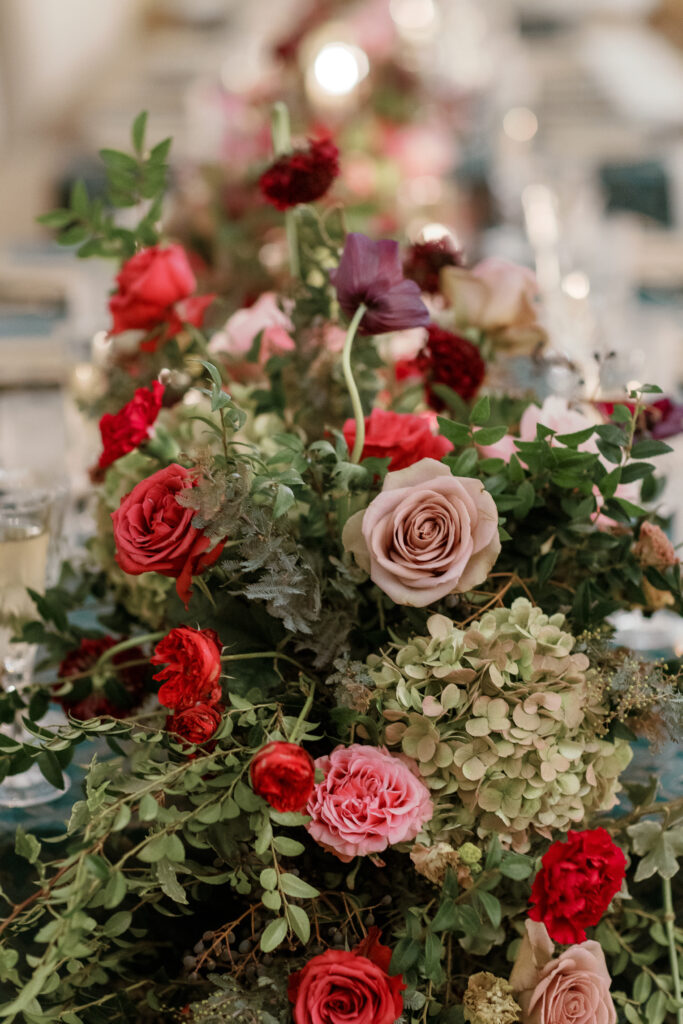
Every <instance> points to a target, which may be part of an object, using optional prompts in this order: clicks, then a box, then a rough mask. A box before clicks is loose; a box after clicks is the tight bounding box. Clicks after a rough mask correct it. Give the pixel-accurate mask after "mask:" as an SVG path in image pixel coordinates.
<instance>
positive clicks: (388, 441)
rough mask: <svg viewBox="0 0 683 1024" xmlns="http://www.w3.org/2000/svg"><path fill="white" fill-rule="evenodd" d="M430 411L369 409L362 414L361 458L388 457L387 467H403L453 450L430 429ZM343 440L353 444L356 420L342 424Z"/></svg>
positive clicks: (433, 418)
mask: <svg viewBox="0 0 683 1024" xmlns="http://www.w3.org/2000/svg"><path fill="white" fill-rule="evenodd" d="M435 419H436V418H435V416H434V414H433V413H424V414H423V415H421V416H416V415H414V414H413V413H409V412H388V411H385V410H384V409H373V410H372V412H371V413H370V415H369V416H366V418H365V444H364V445H363V451H362V452H361V460H362V459H370V458H373V457H374V458H378V459H386V458H390V459H391V462H390V463H389V470H390V471H393V470H396V469H405V468H406V467H407V466H412V465H413V463H414V462H419V461H420V459H439V460H440V459H442V458H443V456H444V455H446V454H447V453H448V452H450V451H452V450H453V445H452V444H451V442H450V441H448V440H447V439H446V438H445V437H442V436H441V435H440V434H434V433H433V431H432V421H433V420H434V421H435ZM344 440H345V441H346V443H347V445H348V446H349V451H351V449H352V448H353V444H354V441H355V440H356V421H355V420H347V421H346V423H345V424H344Z"/></svg>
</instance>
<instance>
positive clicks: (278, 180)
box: [259, 136, 339, 210]
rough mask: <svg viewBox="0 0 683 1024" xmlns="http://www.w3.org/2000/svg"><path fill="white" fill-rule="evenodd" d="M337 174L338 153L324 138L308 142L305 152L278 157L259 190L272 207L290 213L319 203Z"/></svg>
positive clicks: (260, 182)
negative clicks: (298, 206) (292, 210)
mask: <svg viewBox="0 0 683 1024" xmlns="http://www.w3.org/2000/svg"><path fill="white" fill-rule="evenodd" d="M338 174H339V150H338V149H337V147H336V146H335V144H334V143H333V142H332V139H330V138H328V137H327V136H325V137H323V138H320V139H309V140H308V146H307V148H306V149H295V150H294V152H293V153H285V154H284V155H283V156H280V157H278V158H277V160H276V161H275V162H274V163H272V164H271V165H270V167H268V168H267V170H265V171H264V172H263V174H262V175H261V177H260V178H259V186H260V188H261V192H262V193H263V196H264V198H265V199H267V200H268V202H269V203H271V204H272V205H273V206H275V207H276V208H277V209H278V210H288V209H289V208H290V207H292V206H297V205H298V204H299V203H313V202H315V200H316V199H320V197H321V196H324V195H325V193H326V192H327V190H328V188H329V187H330V185H331V184H332V182H333V181H334V179H335V178H336V177H337V175H338Z"/></svg>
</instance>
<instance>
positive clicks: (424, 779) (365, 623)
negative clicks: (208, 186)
mask: <svg viewBox="0 0 683 1024" xmlns="http://www.w3.org/2000/svg"><path fill="white" fill-rule="evenodd" d="M285 115H286V112H283V110H282V109H281V108H278V109H277V110H276V112H275V118H274V133H273V134H274V150H275V152H274V155H273V160H272V164H271V165H270V167H268V168H265V169H264V170H263V171H262V174H261V178H260V182H261V189H262V193H263V195H264V196H265V200H267V201H268V202H271V203H272V204H273V205H274V206H275V207H276V208H277V209H278V210H284V211H285V213H284V219H285V225H284V229H285V231H286V238H287V242H288V245H289V252H290V266H291V275H290V279H289V281H288V283H287V286H286V289H283V288H282V287H281V286H278V288H277V290H275V289H270V290H267V291H265V292H264V293H262V294H261V295H260V296H259V297H258V298H257V299H256V301H254V303H253V304H252V305H251V306H245V307H243V308H242V309H240V310H239V311H238V312H236V313H234V314H233V315H232V316H230V317H229V318H228V320H227V322H225V321H223V322H222V323H221V322H220V315H219V313H220V299H215V300H214V297H213V295H207V294H202V293H201V291H200V290H199V289H198V286H197V281H196V278H195V276H194V274H193V271H192V269H191V266H190V263H189V261H188V259H187V256H186V255H185V253H184V250H183V249H182V247H180V246H179V245H178V244H177V243H172V242H171V241H170V240H169V239H168V238H167V237H165V236H164V234H163V233H162V228H161V222H160V218H161V214H162V209H163V201H162V200H163V193H164V189H165V183H166V164H165V160H166V157H167V153H168V141H167V142H163V143H160V144H158V145H157V146H155V147H153V148H151V149H148V147H147V145H146V142H145V131H146V119H145V116H144V115H141V116H140V117H139V118H138V119H137V120H136V121H135V124H134V127H133V150H134V152H133V154H132V155H131V154H124V153H118V152H116V153H115V152H112V151H107V150H105V151H104V153H103V158H104V160H105V164H106V166H107V169H108V173H109V182H110V193H109V206H110V207H111V208H113V209H116V208H117V207H118V206H122V207H127V206H137V205H138V204H139V203H140V202H141V201H142V200H144V203H143V205H142V206H141V209H142V211H143V213H142V216H141V219H140V220H139V222H138V223H137V225H135V226H133V227H127V228H125V229H124V228H121V227H120V226H118V224H117V221H116V217H115V216H114V214H113V213H110V212H107V210H106V209H105V208H104V207H102V206H101V204H99V203H98V202H97V201H96V200H91V199H90V198H89V196H88V195H87V193H86V192H85V189H84V188H83V187H82V186H77V187H76V188H75V189H74V194H73V196H72V202H71V206H70V208H69V209H63V210H57V211H53V212H52V213H50V214H47V215H46V216H45V217H44V218H43V221H44V222H45V223H47V224H48V225H50V226H52V227H55V228H57V229H58V230H59V232H60V240H61V241H62V242H64V243H65V244H78V245H79V246H80V249H79V254H80V255H81V256H90V255H101V256H108V257H114V258H115V259H117V260H118V261H119V262H120V269H119V271H118V274H117V275H116V277H115V281H114V284H113V291H112V295H111V299H110V309H111V314H112V322H111V324H110V330H109V339H110V340H109V353H108V361H107V364H106V365H105V366H104V367H103V368H102V380H101V388H100V392H99V394H98V395H96V396H93V401H92V402H91V403H90V405H89V411H90V412H91V413H94V414H95V415H97V416H98V418H100V428H101V435H102V453H101V455H100V457H99V459H98V461H97V465H96V466H94V467H93V479H94V480H95V481H96V486H97V505H98V511H97V517H96V520H97V528H96V533H95V535H94V536H93V538H92V540H91V542H90V544H89V550H88V554H87V558H85V559H84V562H83V564H82V565H79V566H75V567H74V566H71V567H69V566H66V567H65V569H64V572H63V575H62V579H61V580H60V582H59V584H58V585H57V586H56V587H55V588H52V589H51V590H48V591H47V593H46V594H45V595H38V594H36V595H34V596H35V601H36V606H37V611H38V616H37V618H36V620H35V621H33V622H29V623H27V624H25V625H24V626H23V631H22V638H23V639H24V640H26V641H28V642H31V643H39V644H41V645H42V647H43V650H44V654H45V658H44V662H43V677H42V681H36V682H35V683H33V684H32V685H31V686H30V687H29V688H28V690H26V691H21V692H16V691H14V692H11V693H3V694H2V695H1V696H0V712H1V713H2V715H3V718H4V719H5V720H10V719H11V717H12V716H13V715H14V714H15V713H16V712H17V711H20V712H21V714H22V715H23V719H24V722H25V724H26V728H27V729H28V730H29V732H30V733H31V734H32V736H33V737H34V740H35V742H31V743H23V742H20V741H15V740H10V739H7V738H2V739H1V740H0V745H1V751H2V760H1V762H0V763H1V764H2V769H3V773H4V774H5V775H17V774H19V773H21V772H23V771H25V770H26V769H27V768H28V767H29V766H31V765H32V764H34V763H37V764H38V765H39V766H40V768H41V770H42V771H43V774H44V775H45V776H46V778H47V779H48V780H49V781H50V782H52V783H53V784H54V785H55V786H57V787H61V786H63V784H64V783H63V772H64V771H65V770H67V769H69V766H70V765H71V763H72V761H73V762H74V763H75V764H79V765H83V766H84V769H85V775H84V780H83V787H82V788H83V792H82V794H81V795H80V796H79V797H78V798H77V799H76V800H75V802H74V804H73V809H72V812H71V816H70V819H69V822H68V826H67V829H66V832H65V833H64V834H60V835H58V836H52V837H49V839H43V841H41V839H40V838H38V837H37V836H36V835H33V834H31V833H30V832H27V831H25V830H23V829H21V828H20V829H18V831H17V834H16V845H15V853H16V856H18V857H19V858H22V859H23V861H24V862H27V863H28V865H29V867H30V871H31V872H32V873H33V875H32V878H31V884H30V885H29V887H28V888H26V886H25V885H24V887H23V888H22V885H21V875H25V873H26V865H24V869H23V870H22V872H17V873H16V876H15V877H11V878H9V879H7V882H6V883H5V879H4V878H3V886H4V887H5V892H3V897H4V899H5V900H6V901H7V912H6V915H5V918H4V920H3V922H2V923H1V924H0V935H2V943H3V944H2V946H1V947H0V984H1V985H2V988H3V1002H2V1005H1V1006H0V1016H1V1017H2V1018H3V1020H6V1021H8V1022H11V1021H14V1020H24V1021H26V1022H27V1024H43V1022H45V1024H47V1022H52V1021H63V1022H64V1024H79V1022H82V1024H91V1022H92V1024H97V1022H99V1021H119V1020H120V1021H124V1020H125V1021H133V1020H135V1021H140V1022H145V1021H156V1020H162V1019H163V1020H177V1021H195V1022H205V1024H209V1022H211V1024H220V1022H240V1024H255V1022H262V1024H273V1022H274V1021H275V1022H279V1021H281V1022H285V1021H288V1020H294V1022H295V1024H320V1022H325V1024H394V1022H396V1021H399V1020H400V1021H402V1022H405V1024H429V1022H434V1024H460V1022H465V1021H468V1022H470V1024H500V1022H509V1024H512V1022H515V1021H518V1022H522V1024H589V1022H592V1021H598V1022H599V1024H613V1022H616V1021H617V1020H619V1021H628V1022H631V1024H637V1022H648V1024H662V1022H664V1021H667V1020H669V1021H673V1020H675V1019H678V1020H679V1021H680V1020H681V1014H682V1013H683V1002H682V1001H681V983H680V966H679V960H680V953H681V944H682V943H683V932H682V931H681V929H679V928H677V927H676V924H675V919H674V913H673V906H674V892H673V890H674V885H675V883H676V882H677V881H678V876H676V872H677V867H678V865H677V859H676V858H677V856H678V855H679V854H680V853H681V851H683V838H682V834H683V825H682V824H681V815H682V813H683V807H682V805H681V801H680V800H679V801H673V802H669V803H667V802H665V801H661V800H658V799H657V792H656V788H657V787H656V780H653V782H652V784H651V785H650V786H642V785H637V784H635V783H632V782H629V780H628V775H627V771H626V770H627V768H628V764H629V761H630V759H631V744H632V742H633V741H634V739H636V737H638V736H645V737H648V738H654V737H663V736H672V737H674V738H675V737H677V735H678V732H677V729H679V724H678V722H677V718H678V716H679V714H680V697H679V694H678V675H677V666H676V665H675V663H674V662H673V661H672V662H668V663H653V662H650V661H647V660H645V659H643V658H639V657H638V656H636V655H634V654H633V653H632V652H629V651H627V650H624V649H621V648H617V647H615V646H614V644H613V643H612V641H611V634H610V627H609V625H608V622H607V619H608V616H610V615H611V614H612V613H614V612H616V611H619V610H621V609H632V608H642V609H646V610H648V609H652V608H654V607H661V606H663V605H667V606H669V608H670V609H672V610H673V611H674V612H675V613H677V614H681V613H682V612H683V596H682V593H681V578H680V567H679V564H678V559H677V557H676V554H675V551H674V550H673V548H672V547H671V545H670V543H669V542H668V540H667V538H666V535H665V533H664V532H663V529H662V527H663V526H664V525H665V524H664V523H663V521H662V520H661V519H660V518H659V517H658V514H657V507H656V498H657V495H658V493H659V487H660V485H661V481H660V478H659V476H658V475H657V473H656V465H655V463H653V462H650V461H648V460H650V459H651V458H656V457H657V456H658V455H659V454H661V453H663V452H665V451H667V450H668V446H667V445H666V444H665V442H663V441H662V440H661V439H658V438H655V437H653V436H651V433H650V432H649V431H648V429H647V427H646V426H644V418H643V414H644V410H645V408H646V405H647V400H648V396H649V394H651V393H653V392H654V391H656V389H653V388H647V387H644V388H640V389H637V390H635V391H632V392H631V393H630V394H629V396H628V399H627V400H628V403H629V404H625V403H620V404H617V405H616V406H615V407H614V408H613V409H612V410H610V412H609V415H607V416H604V417H601V416H600V415H599V414H598V413H597V412H596V411H595V410H590V411H588V412H587V411H585V410H584V411H581V410H574V409H572V408H570V407H569V406H568V404H567V403H566V401H563V400H560V399H557V398H551V399H549V400H546V401H545V402H544V403H543V404H542V405H537V404H535V403H534V402H533V401H532V399H531V396H528V397H527V399H525V400H523V401H522V402H520V401H511V400H510V398H509V396H507V395H505V394H500V393H497V392H496V391H495V389H494V388H492V387H491V386H489V384H488V383H487V370H488V367H489V366H490V363H491V361H492V360H493V359H494V358H498V359H506V358H509V357H510V356H509V352H510V350H514V351H517V350H518V349H519V348H520V347H524V346H528V345H533V346H537V345H538V344H539V343H540V344H542V343H543V339H544V332H543V329H542V326H541V317H540V311H539V309H538V307H537V305H536V303H535V300H534V288H535V285H534V282H533V278H532V276H531V275H530V274H529V272H528V271H526V270H525V269H523V268H516V267H512V266H510V265H503V264H500V263H498V262H495V263H494V264H493V265H492V264H491V263H490V262H489V263H487V264H480V265H479V266H476V267H475V268H474V269H471V270H470V269H467V268H466V266H465V265H464V259H463V257H462V256H461V255H460V254H459V255H458V256H457V259H456V258H455V256H454V255H453V254H452V253H447V252H444V251H439V252H438V253H435V252H433V251H432V250H429V251H426V252H425V251H419V250H418V249H416V248H413V250H412V251H411V252H410V253H408V254H407V256H404V255H402V253H401V250H400V248H399V245H398V243H397V242H396V241H394V240H390V239H382V240H373V239H371V238H369V237H367V236H365V235H363V234H360V233H357V232H355V233H354V232H352V233H350V234H348V235H346V236H345V235H344V233H343V231H342V230H341V228H340V229H339V231H336V230H335V231H333V230H332V225H331V224H330V222H329V221H328V220H326V219H325V217H324V215H321V214H320V213H319V212H318V211H317V210H316V208H315V207H313V206H311V205H310V203H311V202H312V201H314V200H316V199H317V198H319V197H320V196H321V194H324V193H325V191H326V190H327V188H328V187H329V186H330V185H331V184H332V181H333V179H334V175H335V174H336V171H337V160H338V154H337V153H336V150H334V144H333V143H332V141H331V140H329V139H326V140H324V141H323V142H312V143H311V144H310V146H309V147H308V148H307V149H305V150H298V149H293V148H292V146H291V143H290V139H289V136H288V130H287V119H286V116H285ZM333 150H334V151H333ZM339 159H341V160H342V161H343V154H342V156H341V157H339ZM254 187H255V188H257V187H258V186H257V185H255V186H254ZM302 203H305V204H306V205H301V204H302ZM427 271H429V273H427ZM437 289H438V295H437V298H438V301H435V295H436V294H437ZM406 333H408V334H409V344H410V345H411V346H412V353H411V354H409V355H407V356H406V347H405V345H406V338H405V336H406ZM84 610H89V612H90V614H91V618H90V623H91V624H90V625H87V626H84V625H83V621H84V620H83V617H82V613H83V611H84ZM54 701H57V702H59V703H60V704H61V706H62V707H63V708H64V710H65V712H66V714H67V720H66V723H65V724H63V725H58V726H47V725H45V724H41V721H40V720H41V718H42V717H43V715H44V713H45V711H46V709H47V707H48V705H49V703H50V702H54ZM618 802H619V803H618ZM555 944H557V946H558V947H561V948H560V949H556V946H555Z"/></svg>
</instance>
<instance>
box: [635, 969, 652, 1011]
mask: <svg viewBox="0 0 683 1024" xmlns="http://www.w3.org/2000/svg"><path fill="white" fill-rule="evenodd" d="M651 991H652V978H651V977H650V975H649V974H645V972H644V971H642V972H641V973H640V974H639V975H638V977H637V978H636V980H635V982H634V984H633V998H634V999H635V1001H636V1002H637V1003H644V1002H645V1000H646V999H647V997H648V996H649V995H650V992H651Z"/></svg>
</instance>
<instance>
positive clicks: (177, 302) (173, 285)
mask: <svg viewBox="0 0 683 1024" xmlns="http://www.w3.org/2000/svg"><path fill="white" fill-rule="evenodd" d="M116 283H117V285H118V287H117V290H116V292H115V293H114V294H113V295H112V296H111V298H110V300H109V310H110V312H111V315H112V320H113V323H112V326H111V328H110V334H120V333H121V332H122V331H132V330H141V331H147V332H154V335H153V337H151V338H149V339H148V340H147V341H145V342H143V344H142V345H141V346H140V347H141V349H143V351H147V352H153V351H154V349H155V348H156V347H157V345H158V344H159V343H160V342H162V341H166V340H167V339H168V338H171V337H173V335H174V334H177V333H178V332H179V331H180V329H181V328H182V325H183V323H191V324H193V325H194V326H195V327H201V325H202V322H203V320H204V313H205V311H206V307H207V306H208V305H209V304H210V303H211V302H213V299H214V298H215V296H214V295H193V294H192V293H193V292H194V290H195V288H196V287H197V280H196V278H195V276H194V273H193V271H192V267H191V266H190V263H189V260H188V258H187V255H186V253H185V250H184V249H183V247H182V246H181V245H169V246H167V247H166V248H162V247H161V246H157V245H153V246H150V247H149V248H148V249H141V250H140V252H137V253H136V254H135V255H134V256H131V258H130V259H129V260H126V262H125V263H124V264H123V266H122V267H121V270H120V271H119V273H118V275H117V277H116Z"/></svg>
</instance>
